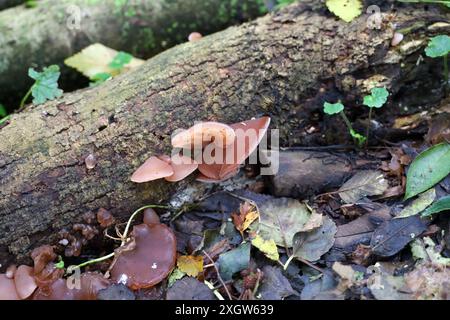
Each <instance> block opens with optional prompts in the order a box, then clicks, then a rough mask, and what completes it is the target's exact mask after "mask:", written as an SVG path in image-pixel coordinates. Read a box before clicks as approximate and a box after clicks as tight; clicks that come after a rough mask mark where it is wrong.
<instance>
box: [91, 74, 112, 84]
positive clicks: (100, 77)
mask: <svg viewBox="0 0 450 320" xmlns="http://www.w3.org/2000/svg"><path fill="white" fill-rule="evenodd" d="M111 78H112V75H111V74H110V73H107V72H100V73H96V74H95V75H93V76H92V77H91V80H92V82H91V83H90V84H89V86H90V87H94V86H97V85H99V84H101V83H103V82H105V81H106V80H109V79H111Z"/></svg>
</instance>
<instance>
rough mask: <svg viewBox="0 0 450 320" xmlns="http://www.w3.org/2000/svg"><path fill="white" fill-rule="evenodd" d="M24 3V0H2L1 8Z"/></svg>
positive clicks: (0, 2) (0, 0)
mask: <svg viewBox="0 0 450 320" xmlns="http://www.w3.org/2000/svg"><path fill="white" fill-rule="evenodd" d="M22 3H24V0H0V10H3V9H6V8H11V7H14V6H18V5H19V4H22Z"/></svg>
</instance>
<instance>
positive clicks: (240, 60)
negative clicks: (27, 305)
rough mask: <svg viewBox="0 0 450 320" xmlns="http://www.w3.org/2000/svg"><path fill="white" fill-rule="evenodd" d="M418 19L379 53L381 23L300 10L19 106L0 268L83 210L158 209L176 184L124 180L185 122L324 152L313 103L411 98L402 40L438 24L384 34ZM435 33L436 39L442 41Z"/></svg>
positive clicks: (2, 217)
mask: <svg viewBox="0 0 450 320" xmlns="http://www.w3.org/2000/svg"><path fill="white" fill-rule="evenodd" d="M419 16H420V21H423V23H424V25H423V26H422V27H420V28H417V29H412V30H411V31H410V32H409V33H408V34H407V37H406V41H405V42H404V44H403V45H407V46H408V48H409V49H408V50H401V49H400V48H399V47H390V40H391V38H392V35H393V29H392V24H390V23H387V22H386V23H385V24H383V28H382V29H381V30H368V29H367V28H366V18H367V17H365V16H361V17H359V18H358V19H356V20H355V21H354V22H352V23H350V24H348V23H345V22H342V21H339V20H337V19H335V17H333V16H331V15H330V14H327V13H325V11H324V10H323V8H322V7H321V6H320V4H316V3H315V2H314V1H311V2H310V1H303V2H302V3H300V4H296V5H293V6H289V7H287V8H286V9H285V10H282V11H281V12H279V13H277V14H275V15H268V16H266V17H263V18H261V19H258V20H256V21H254V22H251V23H247V24H244V25H242V26H239V27H231V28H229V29H227V30H225V31H223V32H220V33H217V34H214V35H211V36H208V37H205V38H204V39H203V40H201V41H198V42H194V43H185V44H183V45H180V46H177V47H175V48H172V49H170V50H168V51H166V52H164V53H162V54H160V55H157V56H156V57H154V58H152V59H150V60H149V61H148V62H146V63H145V64H144V65H143V66H142V67H140V68H139V69H136V70H133V71H131V72H129V73H127V74H124V75H121V76H118V77H117V78H114V79H113V80H111V81H108V82H106V83H104V84H102V85H100V86H98V87H94V88H89V89H85V90H81V91H78V92H74V93H71V94H66V95H64V96H63V97H62V98H60V99H58V100H56V101H51V102H48V103H46V104H44V105H41V106H37V107H35V106H28V107H27V110H26V111H25V112H23V113H20V114H15V115H13V116H12V119H11V120H10V123H9V124H7V125H6V126H4V127H3V128H1V129H0V141H1V144H0V181H1V188H0V235H1V237H0V263H2V265H7V263H8V262H10V261H12V259H14V258H17V259H18V260H20V259H22V258H24V257H25V255H26V254H27V253H28V252H29V251H30V250H31V249H32V248H34V247H35V246H37V245H40V244H43V243H51V242H52V241H54V240H55V238H56V236H55V234H56V233H57V231H58V230H60V229H61V228H63V227H66V226H70V225H71V224H73V223H75V222H78V221H80V219H81V215H82V214H83V213H84V212H86V211H89V210H96V209H98V208H100V207H103V208H106V209H109V210H111V211H112V213H113V214H114V215H115V216H116V217H117V218H119V219H124V218H126V217H128V216H129V214H130V213H131V212H132V211H133V210H135V209H136V208H138V207H140V206H141V205H144V204H149V203H157V202H164V201H166V200H167V199H168V198H169V197H170V195H171V194H172V193H173V191H175V190H176V189H179V188H182V187H183V186H185V185H186V184H187V183H188V182H182V183H179V184H169V183H166V182H164V181H157V182H151V183H147V184H139V185H138V184H134V183H132V182H131V181H130V179H129V178H130V176H131V174H132V173H133V171H134V170H135V169H136V168H137V167H138V166H139V165H140V164H142V163H143V162H144V161H145V159H146V158H148V157H149V156H151V155H154V154H158V153H169V152H170V151H171V149H170V136H171V133H172V132H173V131H174V130H175V129H178V128H186V127H188V126H190V125H192V124H193V123H194V122H195V121H199V120H217V121H222V122H225V123H233V122H237V121H242V120H245V119H250V118H251V117H254V116H258V115H261V114H269V115H270V116H271V117H272V119H273V122H272V125H271V127H272V128H278V129H280V137H281V141H280V143H281V145H283V146H291V145H308V144H312V143H317V142H321V143H325V142H328V141H324V140H323V139H322V135H323V133H318V134H308V133H307V132H308V130H307V129H308V128H310V127H311V126H312V125H314V126H317V123H322V122H321V117H322V116H321V114H322V112H321V109H322V104H323V101H324V100H329V101H335V100H337V99H338V98H341V99H342V100H343V101H344V102H345V103H348V105H350V106H351V104H350V102H349V101H350V100H354V99H355V97H358V96H361V94H362V93H363V92H364V93H365V92H367V89H368V83H371V84H372V85H374V84H375V81H376V80H377V79H383V81H382V83H383V85H386V86H387V88H388V89H389V90H390V91H391V92H393V93H395V92H396V90H403V91H404V90H406V91H407V92H408V90H409V88H411V83H412V81H413V80H412V79H411V74H414V73H413V70H414V68H416V61H417V58H418V56H419V55H420V54H421V53H422V49H423V47H424V44H425V42H421V43H418V42H412V41H416V40H418V39H424V37H425V36H426V35H427V34H429V33H435V32H436V28H435V27H433V28H432V30H433V31H430V28H429V26H430V25H433V24H434V23H435V22H436V21H448V20H449V18H450V17H449V15H448V14H447V15H445V14H443V13H440V12H439V11H438V9H435V8H434V7H431V8H430V10H428V11H426V12H424V11H415V10H414V9H413V7H409V6H405V7H399V8H398V11H397V16H396V18H395V23H396V24H397V25H398V26H411V25H413V23H414V22H416V21H417V20H418V19H419ZM384 18H385V19H387V18H388V16H384ZM441 25H442V24H441ZM443 28H444V30H442V29H440V30H438V32H447V33H448V31H449V29H448V25H447V26H444V27H443ZM412 45H415V47H412ZM405 73H407V74H408V75H409V77H408V83H407V85H405V84H404V83H403V82H402V79H404V77H405V76H404V74H405ZM416 80H417V81H419V82H420V81H429V79H424V78H423V77H419V78H418V79H416ZM369 87H370V86H369ZM346 98H348V99H349V101H347V100H346ZM333 122H339V121H337V120H334V121H333ZM322 129H323V130H326V128H322ZM337 138H339V137H337ZM320 139H322V140H320ZM89 154H93V155H95V157H96V158H97V160H98V163H97V165H96V167H95V168H94V169H92V170H88V169H87V168H86V166H85V164H84V159H85V157H86V156H87V155H89Z"/></svg>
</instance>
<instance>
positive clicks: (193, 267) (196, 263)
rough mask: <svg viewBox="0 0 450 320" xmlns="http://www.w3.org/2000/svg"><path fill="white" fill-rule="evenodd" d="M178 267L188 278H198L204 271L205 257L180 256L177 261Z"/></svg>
mask: <svg viewBox="0 0 450 320" xmlns="http://www.w3.org/2000/svg"><path fill="white" fill-rule="evenodd" d="M177 267H178V269H179V270H180V271H181V272H184V273H185V274H187V275H188V276H191V277H196V276H197V275H198V274H199V273H200V272H202V271H203V257H201V256H180V257H178V259H177Z"/></svg>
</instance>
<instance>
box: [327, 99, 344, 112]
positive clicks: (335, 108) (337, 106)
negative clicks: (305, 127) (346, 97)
mask: <svg viewBox="0 0 450 320" xmlns="http://www.w3.org/2000/svg"><path fill="white" fill-rule="evenodd" d="M343 110H344V105H343V104H342V103H340V102H338V103H328V102H325V103H324V104H323V112H325V113H326V114H329V115H333V114H338V113H339V112H341V111H343Z"/></svg>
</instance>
